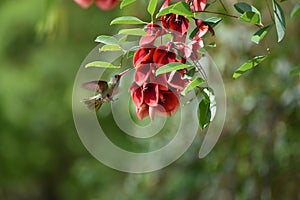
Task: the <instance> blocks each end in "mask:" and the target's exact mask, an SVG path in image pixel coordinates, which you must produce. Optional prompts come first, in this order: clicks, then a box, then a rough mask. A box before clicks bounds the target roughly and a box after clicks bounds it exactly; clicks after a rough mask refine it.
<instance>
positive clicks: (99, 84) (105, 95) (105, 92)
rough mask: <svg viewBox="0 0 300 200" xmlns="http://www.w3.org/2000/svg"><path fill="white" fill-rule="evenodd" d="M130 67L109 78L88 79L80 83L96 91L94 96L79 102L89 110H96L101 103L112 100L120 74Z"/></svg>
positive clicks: (116, 91) (116, 90)
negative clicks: (107, 79)
mask: <svg viewBox="0 0 300 200" xmlns="http://www.w3.org/2000/svg"><path fill="white" fill-rule="evenodd" d="M129 70H130V69H127V70H125V71H123V72H121V73H119V74H115V75H113V76H111V77H110V80H109V81H108V82H107V81H103V80H96V81H89V82H85V83H83V84H82V87H83V88H85V89H87V90H91V91H94V92H96V93H97V94H96V95H95V96H92V97H89V98H86V99H83V100H82V101H81V102H83V103H85V104H86V105H87V107H88V108H89V109H90V110H95V111H98V110H99V109H100V108H101V106H102V104H103V103H106V102H110V101H114V99H113V97H114V96H115V95H116V94H117V93H118V86H119V83H120V79H121V76H123V75H124V74H125V73H126V72H128V71H129Z"/></svg>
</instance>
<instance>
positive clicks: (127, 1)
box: [120, 0, 136, 9]
mask: <svg viewBox="0 0 300 200" xmlns="http://www.w3.org/2000/svg"><path fill="white" fill-rule="evenodd" d="M135 1H136V0H122V2H121V4H120V8H121V9H123V8H124V7H125V6H128V5H130V4H132V3H134V2H135Z"/></svg>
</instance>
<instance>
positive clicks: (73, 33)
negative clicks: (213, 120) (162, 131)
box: [0, 0, 300, 200]
mask: <svg viewBox="0 0 300 200" xmlns="http://www.w3.org/2000/svg"><path fill="white" fill-rule="evenodd" d="M248 2H249V1H248ZM251 2H253V4H254V5H256V6H257V8H259V9H260V10H261V11H262V13H263V16H264V17H263V20H264V19H266V20H265V21H263V22H264V24H268V23H270V20H269V21H268V11H267V8H266V7H265V2H264V1H251ZM225 3H228V6H230V7H232V6H231V3H233V2H227V1H225ZM296 3H297V2H296V1H285V2H283V3H282V4H281V5H282V7H283V8H284V11H285V13H286V21H287V35H286V37H285V39H284V40H283V41H282V42H281V43H280V44H277V43H276V40H277V39H276V33H275V30H274V27H273V30H272V32H271V34H270V35H269V36H268V38H267V39H266V42H267V43H268V44H269V47H270V48H271V53H272V54H271V55H270V56H269V58H268V59H267V60H266V61H264V62H263V64H261V65H260V66H259V67H257V68H255V70H253V71H251V72H249V73H247V74H246V75H245V76H244V77H242V78H240V79H238V80H233V79H232V78H231V76H232V73H233V71H234V69H235V68H236V67H237V66H239V65H240V64H242V63H243V62H245V61H246V60H247V59H248V58H249V57H253V56H256V55H260V54H264V53H265V52H266V50H265V49H266V46H257V45H255V44H251V42H250V37H251V34H253V33H254V32H255V31H256V28H255V27H253V26H250V25H247V24H244V23H242V22H238V21H232V20H228V19H225V20H224V23H221V24H220V25H218V27H217V28H216V30H215V31H216V38H215V40H216V43H217V45H218V46H217V48H216V49H213V50H212V51H211V52H210V55H211V56H212V57H213V59H214V61H215V63H216V65H217V66H218V67H219V68H220V70H221V72H222V75H223V78H224V82H225V87H226V92H227V100H228V103H227V109H228V113H227V121H226V124H225V127H224V130H223V132H222V135H221V137H220V139H219V141H218V143H217V145H216V146H215V148H214V149H213V151H212V152H211V153H210V154H209V155H208V156H207V157H205V158H204V159H198V157H197V154H198V150H199V147H200V146H199V145H200V143H201V140H202V139H203V135H199V136H198V137H197V139H196V140H195V142H194V144H193V145H192V146H191V147H190V148H189V150H188V151H187V152H186V153H185V154H184V155H183V156H182V157H181V158H180V159H179V160H178V161H176V162H175V163H173V164H172V165H170V166H169V167H167V168H164V169H162V170H160V171H157V172H153V173H147V174H126V173H122V172H118V171H116V170H113V169H110V168H108V167H106V166H104V165H102V164H101V163H100V162H99V161H97V160H96V159H94V158H93V157H92V156H91V155H90V154H89V153H88V152H87V150H86V149H85V147H84V146H83V144H82V143H81V141H80V139H79V137H78V135H77V132H76V129H75V126H74V123H73V118H72V109H71V104H72V100H71V98H72V89H73V81H74V78H75V76H76V72H77V70H78V69H79V67H80V64H81V62H82V61H83V59H84V58H85V56H86V55H87V54H88V53H89V51H90V50H91V49H93V48H94V47H95V46H96V44H95V43H94V42H93V40H94V39H95V37H96V36H98V35H100V34H110V35H114V34H116V33H117V30H118V28H120V27H117V26H109V22H110V21H111V20H112V19H113V18H115V17H118V16H120V15H122V14H128V13H130V14H132V15H135V16H139V17H141V18H142V19H145V20H146V19H148V18H149V17H148V16H146V14H145V10H146V7H145V2H144V1H139V2H138V5H136V6H133V7H130V8H128V9H126V10H125V11H120V10H119V9H118V8H116V9H114V10H112V11H110V12H103V11H100V10H99V9H98V8H97V7H96V6H94V5H93V6H92V7H90V8H89V9H87V10H83V9H81V8H80V7H79V6H78V5H76V4H75V3H74V2H73V1H66V0H51V1H50V0H48V1H47V0H26V1H18V0H1V1H0V61H1V62H0V66H1V67H0V102H1V103H0V199H1V200H2V199H3V200H27V199H28V200H34V199H41V200H56V199H59V200H60V199H66V200H68V199H72V200H76V199H78V200H96V199H145V200H148V199H224V200H227V199H228V200H230V199H241V200H242V199H266V200H268V199H300V171H299V169H300V150H299V147H300V131H299V130H300V123H299V122H300V112H299V99H300V84H299V81H300V79H299V76H290V75H289V71H290V70H291V69H292V68H294V67H297V66H300V59H299V52H300V51H299V44H300V37H299V35H300V28H299V22H300V15H298V16H296V17H295V18H292V19H291V18H290V17H289V13H290V11H291V9H292V8H293V6H294V5H295V4H296ZM137 7H139V8H141V9H136V8H137ZM220 9H221V8H220ZM121 12H122V13H121Z"/></svg>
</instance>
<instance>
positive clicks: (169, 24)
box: [161, 13, 189, 36]
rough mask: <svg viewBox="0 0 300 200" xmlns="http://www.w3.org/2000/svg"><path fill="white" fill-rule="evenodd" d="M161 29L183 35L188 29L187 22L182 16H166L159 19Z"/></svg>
mask: <svg viewBox="0 0 300 200" xmlns="http://www.w3.org/2000/svg"><path fill="white" fill-rule="evenodd" d="M161 23H162V25H163V27H164V28H165V29H167V30H169V31H172V32H175V33H178V34H180V35H182V36H183V35H185V34H186V32H187V29H188V27H189V20H188V19H187V18H186V17H185V16H182V15H177V14H173V13H171V14H167V15H164V16H162V17H161Z"/></svg>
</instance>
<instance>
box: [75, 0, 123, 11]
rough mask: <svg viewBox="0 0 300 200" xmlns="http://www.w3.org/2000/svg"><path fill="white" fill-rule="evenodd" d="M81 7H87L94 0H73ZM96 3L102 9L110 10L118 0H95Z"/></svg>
mask: <svg viewBox="0 0 300 200" xmlns="http://www.w3.org/2000/svg"><path fill="white" fill-rule="evenodd" d="M74 1H75V2H76V3H77V4H78V5H79V6H81V7H82V8H88V7H90V6H91V4H92V3H93V2H94V0H74ZM95 3H96V5H97V6H98V7H99V8H100V9H102V10H111V9H113V8H114V7H115V6H116V5H118V3H119V0H95Z"/></svg>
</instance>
